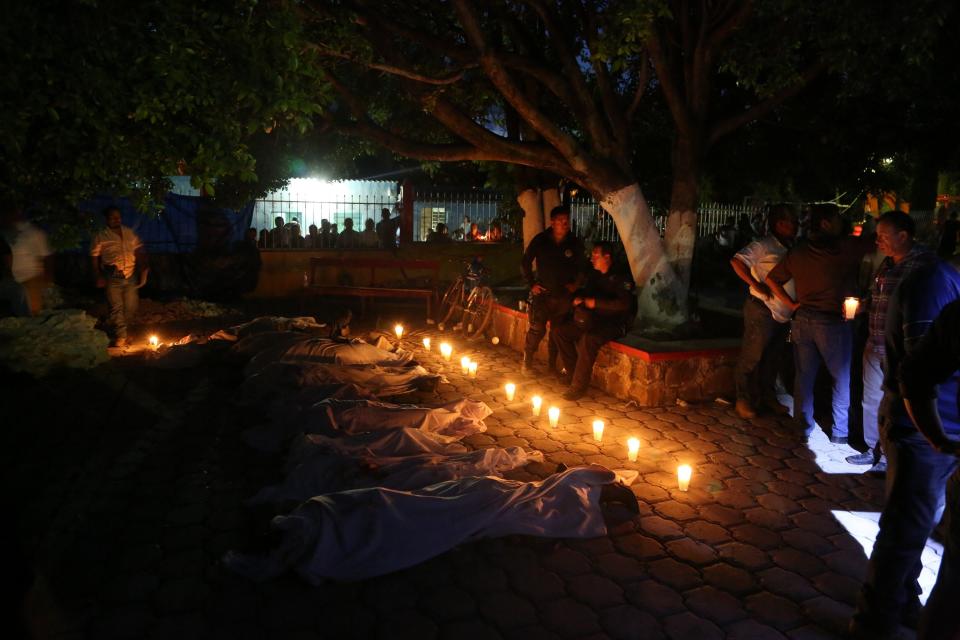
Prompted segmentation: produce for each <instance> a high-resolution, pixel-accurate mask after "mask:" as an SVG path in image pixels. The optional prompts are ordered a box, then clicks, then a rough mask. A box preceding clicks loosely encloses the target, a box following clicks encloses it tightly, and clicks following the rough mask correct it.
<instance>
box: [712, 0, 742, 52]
mask: <svg viewBox="0 0 960 640" xmlns="http://www.w3.org/2000/svg"><path fill="white" fill-rule="evenodd" d="M742 1H743V4H741V5H740V6H739V7H737V8H736V9H734V10H732V11H731V12H730V15H729V17H727V18H726V19H725V20H723V21H722V22H720V24H719V25H718V26H717V27H716V28H714V29H713V30H712V31H711V32H710V35H709V36H708V37H707V43H706V52H707V55H708V56H711V57H712V55H713V52H714V51H716V50H717V48H718V47H719V46H720V45H721V44H723V42H724V41H726V40H727V38H729V37H730V36H732V35H733V33H734V31H736V30H737V29H738V28H740V25H742V24H743V23H744V22H745V21H746V19H747V18H748V17H750V14H751V13H752V12H753V2H752V0H742ZM731 6H735V5H731Z"/></svg>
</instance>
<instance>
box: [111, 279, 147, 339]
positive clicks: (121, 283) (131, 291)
mask: <svg viewBox="0 0 960 640" xmlns="http://www.w3.org/2000/svg"><path fill="white" fill-rule="evenodd" d="M138 282H139V281H138V280H137V276H136V274H134V275H132V276H130V277H129V278H114V277H109V278H107V284H106V294H107V306H108V307H109V310H110V320H109V324H110V326H111V327H112V329H113V335H114V337H115V338H126V337H127V322H128V321H129V320H130V319H131V318H133V316H134V315H135V314H136V313H137V306H138V305H139V304H140V296H139V293H138V290H137V283H138Z"/></svg>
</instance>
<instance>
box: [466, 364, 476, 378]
mask: <svg viewBox="0 0 960 640" xmlns="http://www.w3.org/2000/svg"><path fill="white" fill-rule="evenodd" d="M467 368H468V369H469V370H470V377H471V378H476V377H477V363H476V362H474V361H473V360H471V361H470V364H469V365H467Z"/></svg>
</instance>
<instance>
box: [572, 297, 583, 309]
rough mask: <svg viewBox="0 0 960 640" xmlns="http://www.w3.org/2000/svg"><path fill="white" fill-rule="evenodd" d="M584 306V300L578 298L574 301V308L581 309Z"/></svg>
mask: <svg viewBox="0 0 960 640" xmlns="http://www.w3.org/2000/svg"><path fill="white" fill-rule="evenodd" d="M582 304H583V298H580V297H576V298H574V299H573V306H575V307H579V306H580V305H582Z"/></svg>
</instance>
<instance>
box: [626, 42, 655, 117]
mask: <svg viewBox="0 0 960 640" xmlns="http://www.w3.org/2000/svg"><path fill="white" fill-rule="evenodd" d="M648 84H650V56H649V54H648V53H647V50H646V49H644V50H643V51H642V52H641V54H640V69H639V70H638V71H637V90H636V91H634V92H633V100H631V101H630V106H629V107H627V121H628V122H629V121H631V120H633V117H634V116H635V115H636V113H637V109H638V108H639V107H640V101H641V100H643V96H644V95H645V94H646V92H647V85H648Z"/></svg>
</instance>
